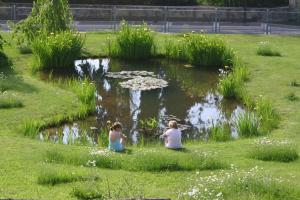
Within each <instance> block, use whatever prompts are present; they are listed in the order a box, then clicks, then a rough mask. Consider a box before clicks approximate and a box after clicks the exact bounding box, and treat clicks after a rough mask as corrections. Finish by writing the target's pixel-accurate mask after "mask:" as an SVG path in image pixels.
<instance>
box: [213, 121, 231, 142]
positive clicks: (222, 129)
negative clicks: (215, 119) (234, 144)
mask: <svg viewBox="0 0 300 200" xmlns="http://www.w3.org/2000/svg"><path fill="white" fill-rule="evenodd" d="M209 138H210V139H211V140H214V141H216V142H226V141H228V140H231V139H232V136H231V128H230V125H229V124H226V123H223V124H220V125H216V126H213V127H212V128H211V129H210V132H209Z"/></svg>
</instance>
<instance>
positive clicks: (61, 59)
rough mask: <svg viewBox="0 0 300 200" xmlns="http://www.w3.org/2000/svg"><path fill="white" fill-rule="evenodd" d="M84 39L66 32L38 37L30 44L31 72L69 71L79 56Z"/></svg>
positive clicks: (76, 34)
mask: <svg viewBox="0 0 300 200" xmlns="http://www.w3.org/2000/svg"><path fill="white" fill-rule="evenodd" d="M83 43H84V39H83V38H82V36H81V35H80V34H79V33H75V32H71V31H66V32H61V33H56V34H51V35H50V36H48V35H40V36H38V37H36V38H35V39H34V40H33V42H32V51H33V54H34V61H35V65H34V66H33V71H39V70H49V71H50V70H59V69H70V68H72V67H73V65H74V60H75V59H76V58H78V57H79V56H80V54H81V51H82V47H83Z"/></svg>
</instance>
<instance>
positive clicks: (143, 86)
mask: <svg viewBox="0 0 300 200" xmlns="http://www.w3.org/2000/svg"><path fill="white" fill-rule="evenodd" d="M106 76H107V77H109V78H117V79H129V80H127V81H124V82H121V83H120V86H121V87H123V88H128V89H132V90H140V91H144V90H153V89H158V88H164V87H167V86H168V82H167V81H165V80H163V79H160V78H156V77H155V74H154V72H148V71H121V72H108V73H107V74H106Z"/></svg>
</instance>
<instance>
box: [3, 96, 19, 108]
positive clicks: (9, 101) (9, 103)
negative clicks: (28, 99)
mask: <svg viewBox="0 0 300 200" xmlns="http://www.w3.org/2000/svg"><path fill="white" fill-rule="evenodd" d="M21 107H23V103H22V101H20V100H19V99H17V98H15V97H6V96H3V95H0V109H9V108H21Z"/></svg>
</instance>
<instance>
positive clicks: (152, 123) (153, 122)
mask: <svg viewBox="0 0 300 200" xmlns="http://www.w3.org/2000/svg"><path fill="white" fill-rule="evenodd" d="M140 128H141V133H142V134H144V135H148V136H149V135H152V136H153V135H155V134H158V132H157V131H158V121H157V119H156V118H155V117H153V118H151V117H150V118H147V119H144V120H142V119H141V120H140Z"/></svg>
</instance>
